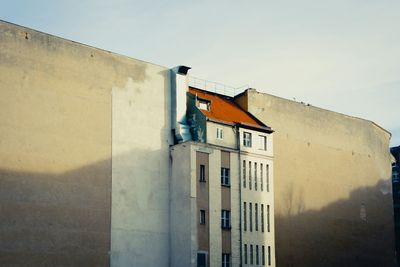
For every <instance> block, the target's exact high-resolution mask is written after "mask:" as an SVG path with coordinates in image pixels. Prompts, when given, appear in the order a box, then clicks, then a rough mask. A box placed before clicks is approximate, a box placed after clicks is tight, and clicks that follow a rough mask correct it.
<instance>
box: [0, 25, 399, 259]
mask: <svg viewBox="0 0 400 267" xmlns="http://www.w3.org/2000/svg"><path fill="white" fill-rule="evenodd" d="M185 72H187V69H185V68H178V69H174V70H171V69H170V68H168V67H164V66H159V65H156V64H152V63H148V62H144V61H140V60H137V59H132V58H129V57H126V56H123V55H118V54H115V53H111V52H109V51H104V50H101V49H98V48H94V47H90V46H87V45H83V44H79V43H76V42H73V41H69V40H65V39H62V38H59V37H55V36H51V35H49V34H45V33H41V32H38V31H35V30H32V29H28V28H25V27H21V26H18V25H14V24H11V23H8V22H4V21H0V210H1V212H0V240H6V241H7V242H1V243H0V265H1V266H26V265H28V266H109V265H110V266H160V267H162V266H165V267H167V266H175V265H174V264H173V263H176V261H177V260H178V259H179V258H177V257H181V256H182V255H183V257H184V259H183V260H185V262H189V263H190V265H193V264H195V263H196V261H197V253H198V252H199V250H203V251H207V247H206V245H207V242H206V241H205V242H204V243H199V241H201V242H203V241H204V239H201V240H200V239H199V240H198V235H197V234H198V233H199V231H201V230H202V227H203V230H204V228H205V227H209V229H210V231H212V232H211V233H212V234H211V235H210V234H208V235H205V236H206V238H209V242H208V246H209V247H210V250H209V254H208V255H207V263H208V261H210V264H211V265H212V264H213V263H214V261H215V262H217V263H218V264H219V263H221V264H222V262H223V259H224V262H226V261H227V260H228V261H231V262H232V266H235V265H236V264H237V263H238V262H240V256H241V259H242V263H243V264H244V260H245V254H244V251H248V253H247V257H248V262H249V259H250V250H251V247H250V246H251V245H253V257H252V258H253V263H254V264H255V263H256V260H255V259H256V250H257V247H256V246H257V245H258V246H259V247H258V249H259V257H261V256H260V254H262V246H263V245H264V250H265V255H267V246H271V253H270V254H269V255H271V265H273V264H275V265H276V266H289V267H291V266H321V265H322V266H394V264H395V263H394V258H395V256H394V235H393V229H394V225H393V215H392V214H393V204H392V195H391V187H390V185H391V183H390V176H391V156H390V153H389V152H388V150H389V149H388V148H389V139H390V133H388V132H387V131H386V130H384V129H382V128H381V127H379V126H378V125H376V124H374V123H373V122H370V121H368V120H362V119H358V118H354V117H351V116H347V115H343V114H338V113H335V112H330V111H327V110H323V109H319V108H316V107H313V106H308V105H304V104H301V103H297V102H294V101H289V100H287V99H282V98H279V97H275V96H271V95H268V94H264V93H259V92H257V91H255V90H253V89H250V90H246V91H245V92H243V93H242V94H239V95H235V96H232V98H225V97H224V96H221V95H213V94H207V93H205V92H201V91H198V90H197V91H198V92H197V95H198V96H200V95H202V94H205V95H204V96H203V98H205V99H204V100H206V101H205V103H200V102H198V103H197V104H198V105H199V107H200V104H201V105H202V107H204V108H205V106H204V105H206V104H207V98H206V97H213V96H214V97H218V99H220V100H221V101H222V100H229V103H232V100H233V101H234V102H235V103H236V104H237V105H238V106H239V107H240V108H241V111H242V112H243V111H245V114H247V115H248V116H249V117H250V118H251V119H253V120H255V121H256V123H255V125H254V124H253V125H252V123H254V122H250V125H247V123H249V122H248V121H246V120H242V119H243V118H242V117H240V120H238V121H236V120H228V121H225V120H222V122H218V121H213V119H215V118H213V117H212V116H211V115H210V114H207V113H206V112H204V113H203V112H202V111H205V109H202V110H199V109H198V108H197V109H195V108H194V105H195V104H196V102H195V101H194V100H195V99H196V98H195V96H196V93H194V94H193V93H190V92H189V93H190V94H189V97H187V92H186V90H177V89H178V88H180V85H182V83H184V82H185V81H184V80H185V77H184V76H185V75H182V73H185ZM197 88H198V89H204V88H201V87H200V86H197ZM191 91H192V92H195V91H196V89H194V88H192V89H191ZM200 98H201V97H200ZM188 100H191V101H192V102H191V103H192V104H191V105H189V107H191V110H188V113H189V114H192V115H193V112H196V110H197V111H201V114H200V113H199V112H197V114H198V116H197V115H196V118H193V116H190V117H189V116H188V117H186V111H187V106H186V102H187V101H188ZM182 101H183V103H184V104H183V105H182ZM178 102H179V103H178ZM211 105H212V103H211ZM238 106H236V108H237V107H238ZM212 110H214V108H212ZM235 110H240V109H235ZM191 112H192V113H191ZM171 115H172V116H171ZM235 116H236V115H235ZM186 119H188V120H186ZM192 119H195V120H194V121H190V120H192ZM207 119H209V120H207ZM189 122H190V123H189ZM226 122H228V125H225V124H226ZM232 124H234V125H236V126H237V127H238V128H239V129H241V130H242V131H250V132H251V133H254V135H253V134H252V137H253V138H256V135H258V133H259V132H260V133H261V134H265V135H266V138H267V142H266V144H267V151H266V152H265V153H267V154H263V153H264V152H262V151H261V153H257V152H259V151H257V152H254V151H253V152H251V151H247V152H245V151H240V152H239V151H238V149H237V148H238V147H234V146H232V147H230V144H231V145H232V143H229V142H227V143H224V141H223V142H222V141H221V140H216V139H215V141H212V138H214V137H215V134H216V132H218V130H217V128H223V129H225V128H224V127H227V128H226V129H230V130H223V131H222V132H223V133H222V136H223V137H224V138H223V140H228V139H229V138H228V137H229V134H232V131H233V130H231V129H232ZM267 125H268V126H269V127H270V128H272V129H273V130H274V132H273V134H270V133H268V132H266V131H265V130H266V129H267V128H268V127H267ZM254 126H256V127H255V128H254V129H249V127H254ZM213 127H214V128H213ZM263 127H265V128H263ZM196 129H197V130H196ZM233 129H234V128H233ZM263 129H264V130H263ZM253 131H254V132H253ZM171 133H172V134H171ZM220 133H221V132H220ZM272 135H273V137H272ZM211 137H212V138H211ZM231 137H232V136H231ZM232 138H235V137H232ZM239 138H242V136H240V135H239V137H236V139H235V140H239V141H240V142H239V145H240V148H241V149H242V148H243V144H242V141H243V140H240V139H239ZM272 138H273V147H272V145H271V144H270V143H269V142H272ZM189 139H193V140H191V141H189ZM230 140H232V139H230ZM259 142H261V141H260V139H258V141H257V140H256V139H254V141H253V142H252V144H254V145H256V144H258V143H259ZM178 150H179V151H182V153H178V152H177V151H178ZM196 150H198V152H200V153H203V154H200V153H199V162H200V160H206V159H207V156H205V155H204V154H206V155H208V160H209V162H208V171H209V172H208V173H206V172H204V175H209V176H210V177H208V178H207V177H206V176H205V178H206V179H208V182H207V181H206V183H205V184H200V186H204V187H206V186H207V189H208V190H209V191H208V196H210V199H209V200H208V202H207V199H206V196H207V194H203V195H201V193H204V192H203V191H201V192H200V193H199V195H198V196H200V197H199V198H195V197H189V201H186V202H184V203H181V205H180V206H179V205H178V204H179V203H177V202H176V201H181V202H182V199H184V198H185V197H186V199H187V195H184V193H185V194H187V192H188V191H187V187H185V186H189V184H186V185H184V184H180V183H181V182H185V183H189V182H191V181H192V180H190V181H189V179H180V180H177V179H175V177H186V178H188V177H190V178H191V179H193V177H196V178H197V176H195V175H199V173H196V168H195V166H196V163H197V156H196V153H194V152H195V151H196ZM210 150H212V151H213V153H209V152H210ZM189 151H191V152H190V156H188V155H189ZM272 151H273V161H271V159H272V157H270V156H272V154H268V153H272ZM227 152H229V160H227V158H228V156H227V155H228V154H227ZM202 156H203V157H202ZM239 157H241V160H243V159H242V157H243V158H244V159H245V160H246V164H248V161H250V158H251V161H252V165H250V166H252V171H251V173H253V172H254V166H255V165H254V162H257V170H258V171H260V164H261V163H262V164H263V170H265V173H264V174H263V175H266V164H270V166H272V168H271V167H269V168H271V169H270V177H271V178H273V179H272V180H270V183H272V184H273V190H272V188H270V190H271V191H270V192H266V188H265V187H264V188H263V189H264V191H263V193H264V194H261V193H262V192H261V191H260V190H261V187H260V186H261V181H260V182H259V183H258V181H257V192H255V184H254V180H252V182H253V183H252V184H251V185H252V189H251V191H250V188H248V186H249V184H246V186H247V188H246V189H245V190H243V191H242V192H238V191H239V190H242V189H243V188H242V187H244V186H243V185H242V187H240V186H239V182H240V180H239V179H240V178H241V171H242V170H239V167H243V166H242V163H240V162H239V160H238V158H239ZM189 159H190V162H191V163H190V165H186V164H185V165H184V167H185V168H178V167H177V165H179V163H180V162H181V163H182V162H187V161H188V160H189ZM238 164H240V166H238ZM246 164H245V165H244V166H246ZM203 165H204V166H206V165H205V164H203ZM180 166H183V165H182V164H180ZM188 166H190V169H189V167H188ZM247 166H248V165H247ZM221 167H222V168H225V169H229V176H228V177H229V182H230V187H225V186H221V181H220V179H212V178H211V176H213V177H218V178H220V176H221V173H220V172H221ZM199 168H200V167H199ZM204 168H205V167H204ZM204 170H205V169H204ZM178 171H179V173H176V172H178ZM248 171H249V169H246V173H247V172H248ZM223 173H224V175H223V176H224V177H227V175H226V174H227V172H226V170H224V171H223ZM259 174H260V177H261V173H259ZM257 177H258V176H257ZM246 178H249V177H246ZM252 179H253V177H252ZM195 182H196V181H193V183H192V182H191V183H190V185H191V186H193V188H192V187H190V191H189V192H190V193H191V194H193V193H194V192H196V196H197V189H200V187H194V186H195V185H198V184H196V183H195ZM174 183H175V184H176V183H178V184H176V186H174ZM211 183H212V184H211ZM272 184H270V186H271V185H272ZM263 186H266V180H265V183H263ZM178 189H180V190H183V191H179V190H178ZM174 190H175V191H174ZM185 190H186V191H185ZM227 192H229V193H230V194H231V197H230V198H225V197H224V199H222V197H223V196H226V195H227V194H228V193H227ZM239 193H240V194H239ZM272 194H273V196H274V198H273V200H271V199H269V198H268V197H269V196H272ZM261 195H262V196H261ZM189 196H190V195H189ZM238 196H239V197H240V196H241V197H242V201H239V197H238ZM181 197H182V198H181ZM263 197H265V198H266V199H265V198H263ZM259 198H260V199H259ZM245 199H246V216H244V212H245V209H244V207H245V205H244V202H245V201H244V200H245ZM228 200H230V201H231V202H230V203H229V202H228ZM197 201H199V203H198V204H197ZM272 201H273V202H272ZM250 202H251V203H252V208H251V209H252V212H251V213H252V214H253V218H252V220H254V219H255V217H254V216H255V204H257V210H258V211H257V212H258V213H260V214H261V210H262V208H261V205H264V213H266V212H267V211H266V209H267V207H266V205H270V209H271V213H270V216H271V221H270V227H271V228H270V233H268V232H266V229H264V233H262V231H260V228H259V231H258V232H257V231H255V221H253V222H252V227H253V229H252V230H253V231H252V232H250V230H249V227H250V226H249V221H250V217H249V214H250V213H249V211H250V205H249V204H250ZM207 203H208V213H209V214H207V212H206V211H207ZM188 205H190V207H188ZM196 205H199V206H200V205H204V206H202V207H204V208H201V210H204V213H203V214H204V215H205V216H203V218H205V219H206V221H205V222H209V224H205V225H199V222H200V218H201V216H200V214H201V213H202V212H200V210H199V209H198V208H196ZM240 205H241V206H240ZM229 209H230V210H229ZM221 210H225V211H230V216H229V215H227V214H228V213H226V212H225V213H223V214H224V216H223V218H225V220H224V223H225V225H226V222H227V220H226V219H227V218H228V219H230V225H231V229H230V231H228V230H226V229H221V217H220V216H221V213H222V212H221ZM240 211H242V212H240ZM192 214H194V215H195V216H191V215H192ZM260 214H258V215H260ZM178 215H179V216H178ZM237 215H239V217H238V216H237ZM264 215H265V214H264ZM240 216H242V217H246V218H247V220H246V224H247V225H246V227H247V230H246V231H245V230H244V222H245V221H244V220H243V218H242V220H240ZM256 217H257V216H256ZM191 220H193V222H192V221H191ZM258 223H259V225H258V227H261V224H260V223H261V221H258ZM266 223H267V222H266V221H264V227H266ZM192 226H193V228H191V227H192ZM241 226H243V228H242V231H239V228H240V227H241ZM180 231H181V232H180ZM180 233H189V235H184V234H182V235H180ZM240 234H241V235H242V236H241V237H240ZM250 236H251V241H249V237H250ZM202 237H204V236H202ZM229 238H230V240H231V242H229V241H227V240H229ZM273 238H275V240H274V241H273ZM253 239H255V240H256V241H254V242H253ZM192 240H194V241H192ZM260 240H261V241H262V240H264V241H265V242H264V244H263V243H262V242H261V241H260ZM240 242H242V244H241V245H242V246H241V245H240ZM274 243H275V245H273V244H274ZM229 244H230V247H229ZM220 245H221V246H220ZM244 245H247V249H244ZM260 246H261V247H260ZM214 247H215V248H218V249H217V250H214V249H212V248H214ZM178 249H182V250H185V253H181V252H179V250H178ZM240 250H242V253H241V254H240ZM238 251H239V252H238ZM260 251H261V252H260ZM186 253H187V254H186ZM223 254H231V255H230V256H229V257H228V256H225V257H224V258H223V256H222V255H223ZM187 255H190V256H187ZM274 255H275V258H274V257H273V256H274ZM199 259H200V260H201V259H204V257H203V256H202V255H201V254H200V255H199ZM192 260H194V262H193V261H192ZM274 260H276V263H275V262H274ZM254 264H253V265H254ZM236 266H237V265H236Z"/></svg>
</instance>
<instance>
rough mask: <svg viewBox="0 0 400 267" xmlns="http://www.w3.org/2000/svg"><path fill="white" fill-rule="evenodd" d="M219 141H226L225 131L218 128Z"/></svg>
mask: <svg viewBox="0 0 400 267" xmlns="http://www.w3.org/2000/svg"><path fill="white" fill-rule="evenodd" d="M217 139H218V140H223V139H224V129H223V128H220V127H217Z"/></svg>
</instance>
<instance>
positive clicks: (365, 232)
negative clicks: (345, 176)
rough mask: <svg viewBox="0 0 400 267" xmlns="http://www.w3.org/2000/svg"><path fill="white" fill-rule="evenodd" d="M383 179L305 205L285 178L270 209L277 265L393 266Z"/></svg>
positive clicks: (389, 209) (389, 214)
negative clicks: (318, 205)
mask: <svg viewBox="0 0 400 267" xmlns="http://www.w3.org/2000/svg"><path fill="white" fill-rule="evenodd" d="M387 184H388V183H387V182H386V181H384V180H380V181H379V182H378V183H377V184H376V185H375V186H374V187H362V188H358V189H356V190H353V191H352V192H351V194H350V196H349V198H348V199H343V200H339V201H336V202H334V203H332V204H330V205H328V206H326V207H324V208H322V209H320V210H317V211H313V210H311V211H306V207H305V204H304V200H303V194H302V191H301V190H296V187H295V186H294V185H293V184H289V186H288V189H287V191H286V192H287V195H286V196H281V197H282V198H283V199H284V201H283V202H284V203H285V207H284V212H283V213H282V214H277V215H275V233H276V261H277V266H287V267H295V266H296V267H298V266H307V267H309V266H313V267H317V266H324V267H329V266H363V267H365V266H371V267H376V266H396V263H395V254H394V226H393V210H392V195H391V194H390V193H388V192H387V190H386V189H387Z"/></svg>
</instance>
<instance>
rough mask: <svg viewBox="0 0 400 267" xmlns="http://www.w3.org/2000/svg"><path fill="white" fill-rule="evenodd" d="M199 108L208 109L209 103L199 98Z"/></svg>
mask: <svg viewBox="0 0 400 267" xmlns="http://www.w3.org/2000/svg"><path fill="white" fill-rule="evenodd" d="M199 109H202V110H207V111H210V105H209V103H208V102H207V101H202V100H199Z"/></svg>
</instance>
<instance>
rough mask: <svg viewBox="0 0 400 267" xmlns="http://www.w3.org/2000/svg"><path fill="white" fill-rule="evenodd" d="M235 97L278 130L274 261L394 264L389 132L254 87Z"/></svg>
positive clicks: (293, 264)
mask: <svg viewBox="0 0 400 267" xmlns="http://www.w3.org/2000/svg"><path fill="white" fill-rule="evenodd" d="M238 103H239V104H240V105H241V106H242V107H243V108H248V111H249V112H250V113H252V114H253V115H254V116H256V117H257V118H258V119H260V120H261V121H263V122H264V123H266V124H267V125H269V126H271V127H272V128H273V129H274V130H275V134H274V158H275V160H274V165H275V174H274V175H275V176H274V181H275V186H274V192H275V212H276V214H275V230H276V232H275V233H276V263H277V266H394V239H393V218H392V214H393V212H392V197H391V194H390V193H391V191H390V180H389V179H390V154H389V149H388V148H389V139H390V134H389V133H388V132H386V131H385V130H383V129H381V128H380V127H378V126H377V125H375V124H374V123H372V122H370V121H367V120H362V119H358V118H354V117H350V116H346V115H342V114H338V113H335V112H331V111H327V110H323V109H319V108H316V107H312V106H307V105H303V104H300V103H297V102H293V101H289V100H286V99H282V98H279V97H275V96H272V95H268V94H262V93H258V92H257V91H255V90H249V91H247V93H245V94H244V95H242V96H240V97H239V101H238Z"/></svg>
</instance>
